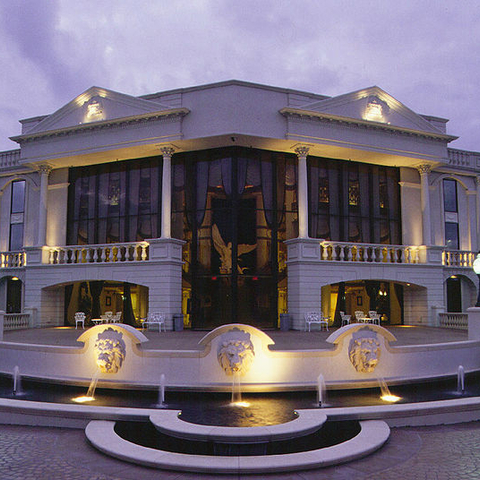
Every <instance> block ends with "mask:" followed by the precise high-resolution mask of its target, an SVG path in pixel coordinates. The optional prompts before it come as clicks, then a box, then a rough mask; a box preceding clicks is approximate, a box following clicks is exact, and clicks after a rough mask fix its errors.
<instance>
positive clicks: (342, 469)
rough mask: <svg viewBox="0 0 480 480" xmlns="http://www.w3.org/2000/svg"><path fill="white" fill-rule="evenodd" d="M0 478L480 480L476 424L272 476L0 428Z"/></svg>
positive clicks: (395, 437)
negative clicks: (201, 467)
mask: <svg viewBox="0 0 480 480" xmlns="http://www.w3.org/2000/svg"><path fill="white" fill-rule="evenodd" d="M0 478H1V479H2V480H25V479H32V480H33V479H35V480H56V479H65V480H146V479H166V480H169V479H187V480H188V479H198V478H201V479H208V478H217V479H226V480H230V479H233V478H236V479H240V478H241V479H245V480H246V479H250V480H258V479H260V478H272V479H279V480H293V479H296V480H302V479H303V480H309V479H315V480H317V479H318V480H326V479H329V480H351V479H355V480H357V479H358V480H360V479H361V480H390V479H392V480H393V479H395V480H396V479H400V478H401V479H402V480H417V479H423V480H467V479H480V422H472V423H463V424H457V425H442V426H436V427H405V428H396V429H392V434H391V436H390V439H389V441H388V442H387V444H386V445H384V447H383V448H382V449H381V450H379V451H377V452H376V453H374V454H372V455H370V456H369V457H367V458H364V459H361V460H356V461H353V462H350V463H346V464H343V465H339V466H336V467H329V468H325V469H317V470H305V471H298V472H289V473H284V474H271V475H240V476H238V475H221V476H215V475H205V474H202V475H196V474H193V473H182V472H168V471H163V470H154V469H151V468H146V467H141V466H136V465H131V464H129V463H126V462H123V461H120V460H116V459H114V458H110V457H107V456H105V455H103V454H102V453H100V452H98V451H97V450H95V449H94V448H93V447H92V446H90V445H89V443H88V442H87V440H86V438H85V434H84V432H83V431H82V430H71V429H62V428H45V427H25V426H11V425H0Z"/></svg>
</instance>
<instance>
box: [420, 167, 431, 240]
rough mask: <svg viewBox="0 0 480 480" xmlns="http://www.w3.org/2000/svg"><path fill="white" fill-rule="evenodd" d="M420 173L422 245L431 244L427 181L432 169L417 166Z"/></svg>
mask: <svg viewBox="0 0 480 480" xmlns="http://www.w3.org/2000/svg"><path fill="white" fill-rule="evenodd" d="M417 169H418V172H419V173H420V184H421V188H422V193H421V208H422V233H423V244H424V245H431V244H432V226H431V221H430V183H429V181H428V174H429V173H430V171H431V169H432V167H431V166H430V165H426V164H425V165H419V166H418V167H417Z"/></svg>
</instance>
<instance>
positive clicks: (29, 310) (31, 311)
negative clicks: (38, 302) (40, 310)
mask: <svg viewBox="0 0 480 480" xmlns="http://www.w3.org/2000/svg"><path fill="white" fill-rule="evenodd" d="M23 310H24V312H25V313H26V314H27V315H28V316H29V318H28V328H35V326H36V320H37V309H36V308H35V307H25V308H24V309H23Z"/></svg>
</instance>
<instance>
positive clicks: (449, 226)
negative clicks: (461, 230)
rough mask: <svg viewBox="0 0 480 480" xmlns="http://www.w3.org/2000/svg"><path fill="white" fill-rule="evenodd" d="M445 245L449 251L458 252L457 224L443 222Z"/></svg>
mask: <svg viewBox="0 0 480 480" xmlns="http://www.w3.org/2000/svg"><path fill="white" fill-rule="evenodd" d="M445 244H446V246H447V248H448V249H450V250H458V248H459V242H458V223H454V222H445Z"/></svg>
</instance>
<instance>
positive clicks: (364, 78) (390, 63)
mask: <svg viewBox="0 0 480 480" xmlns="http://www.w3.org/2000/svg"><path fill="white" fill-rule="evenodd" d="M479 25H480V2H479V1H478V0H457V1H455V2H454V1H451V0H449V1H444V0H416V1H414V0H403V1H399V0H293V1H292V0H289V1H284V0H237V1H231V0H180V1H178V0H148V1H147V0H145V1H144V0H77V1H73V0H3V1H2V2H1V3H0V42H1V45H2V48H1V50H0V58H1V62H2V67H3V68H2V70H3V74H2V76H1V78H0V92H1V102H0V149H1V150H9V149H13V148H17V144H16V143H14V142H12V141H11V140H9V139H8V137H10V136H13V135H18V134H19V133H20V124H19V123H18V120H20V119H23V118H29V117H34V116H37V115H45V114H49V113H53V112H54V111H56V110H57V109H59V108H60V107H62V106H63V105H64V104H65V103H67V102H69V101H70V100H72V99H73V98H75V97H76V96H77V95H78V94H80V93H82V92H83V91H85V90H86V89H87V88H89V87H90V86H93V85H95V86H101V87H105V88H108V89H111V90H116V91H119V92H122V93H126V94H130V95H134V96H137V95H143V94H147V93H154V92H158V91H162V90H168V89H174V88H180V87H189V86H193V85H200V84H205V83H212V82H218V81H222V80H229V79H237V80H245V81H250V82H257V83H264V84H268V85H273V86H278V87H287V88H292V89H299V90H305V91H310V92H314V93H318V94H323V95H331V96H336V95H340V94H344V93H348V92H351V91H354V90H358V89H361V88H364V87H369V86H372V85H378V86H379V87H381V88H383V89H384V90H386V91H387V92H388V93H389V94H390V95H392V96H393V97H395V98H396V99H397V100H399V101H400V102H403V103H404V104H405V105H406V106H407V107H409V108H411V109H412V110H414V111H415V112H417V113H422V114H428V115H434V116H439V117H444V118H448V119H449V120H450V121H449V123H448V125H447V129H448V133H450V134H452V135H458V136H460V138H459V140H457V141H455V142H452V143H451V144H450V146H451V147H454V148H463V149H467V150H475V151H479V150H480V137H479V135H478V132H479V131H480V112H479V106H480V60H479V49H480V48H479V45H480V27H479Z"/></svg>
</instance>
